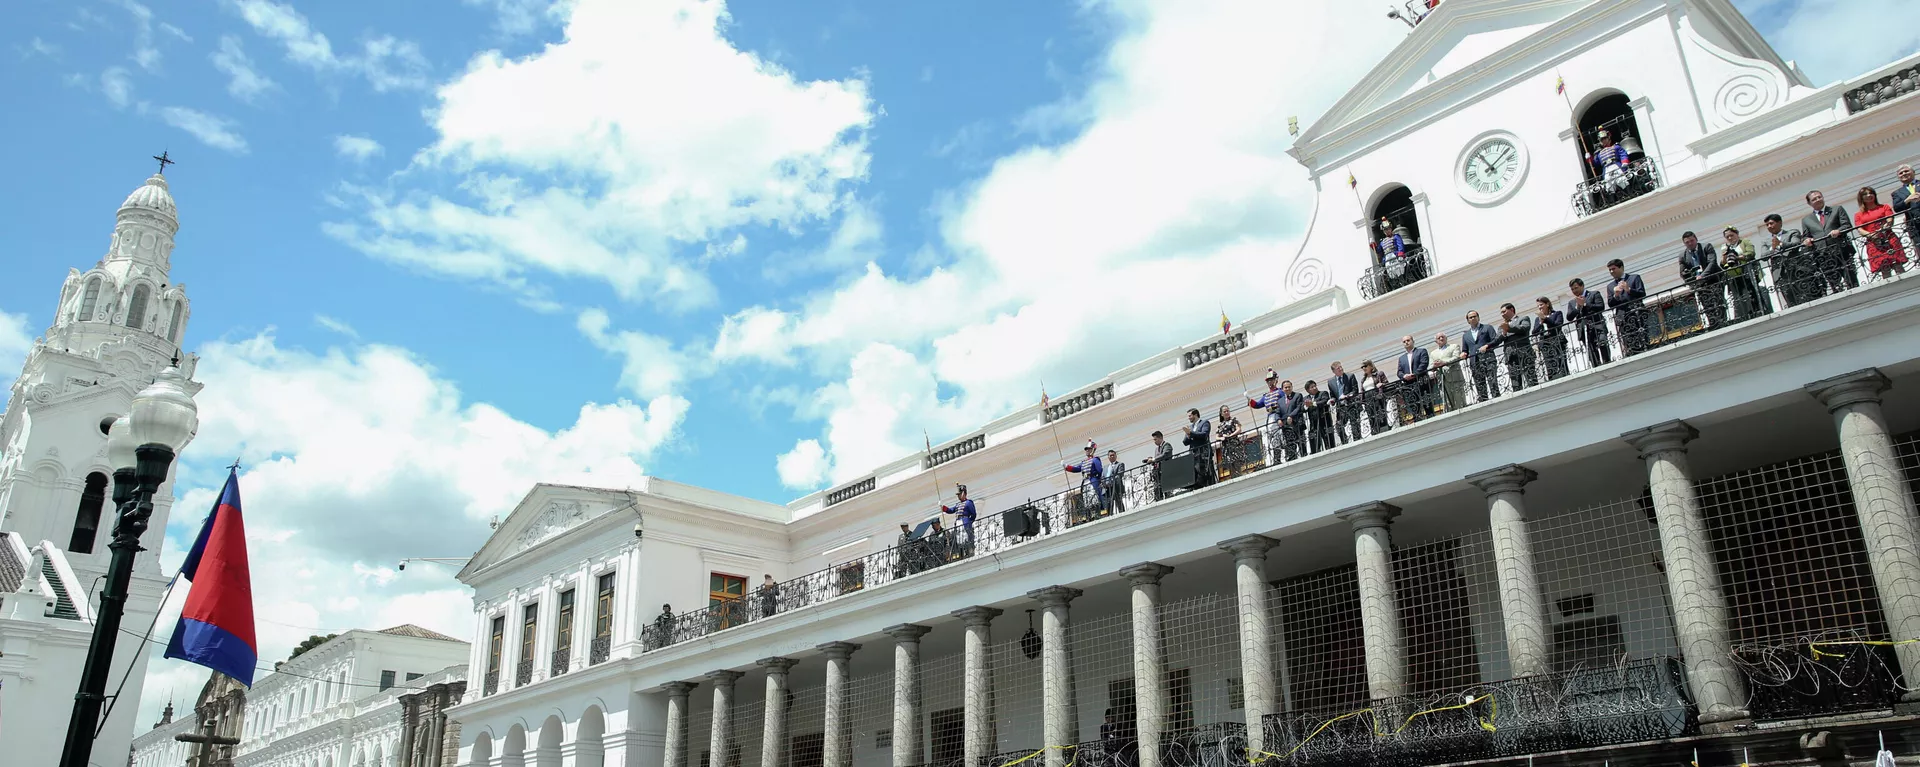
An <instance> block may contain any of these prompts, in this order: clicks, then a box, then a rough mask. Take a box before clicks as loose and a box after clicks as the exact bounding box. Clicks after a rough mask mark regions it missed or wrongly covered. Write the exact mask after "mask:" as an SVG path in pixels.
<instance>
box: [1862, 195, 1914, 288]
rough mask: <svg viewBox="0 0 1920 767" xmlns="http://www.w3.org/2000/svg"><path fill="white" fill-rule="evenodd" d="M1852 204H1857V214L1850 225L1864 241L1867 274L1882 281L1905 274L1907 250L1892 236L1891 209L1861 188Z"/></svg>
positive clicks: (1878, 196)
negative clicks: (1882, 279) (1872, 274)
mask: <svg viewBox="0 0 1920 767" xmlns="http://www.w3.org/2000/svg"><path fill="white" fill-rule="evenodd" d="M1854 201H1855V202H1857V203H1859V204H1860V212H1858V213H1855V214H1853V225H1854V226H1856V227H1859V228H1860V233H1861V234H1862V235H1864V236H1865V237H1866V240H1867V271H1870V272H1873V273H1874V274H1877V275H1880V276H1881V277H1892V276H1893V275H1896V274H1899V273H1901V272H1904V271H1906V268H1907V267H1906V264H1907V250H1906V248H1904V247H1902V246H1901V245H1900V236H1899V235H1898V234H1896V233H1895V232H1894V229H1893V208H1892V207H1890V206H1887V205H1883V204H1881V203H1880V194H1879V193H1878V192H1875V191H1873V187H1870V186H1863V187H1860V194H1859V195H1858V196H1857V197H1855V198H1854Z"/></svg>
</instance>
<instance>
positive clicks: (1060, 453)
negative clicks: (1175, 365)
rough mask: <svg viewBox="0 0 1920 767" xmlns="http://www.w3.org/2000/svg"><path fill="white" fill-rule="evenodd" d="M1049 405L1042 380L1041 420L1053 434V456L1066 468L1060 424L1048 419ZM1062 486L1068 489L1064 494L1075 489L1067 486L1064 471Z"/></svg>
mask: <svg viewBox="0 0 1920 767" xmlns="http://www.w3.org/2000/svg"><path fill="white" fill-rule="evenodd" d="M1047 404H1048V399H1047V379H1045V378H1042V379H1040V420H1042V421H1046V422H1047V430H1048V431H1051V432H1053V454H1054V455H1055V456H1057V457H1059V459H1060V464H1061V466H1062V467H1065V465H1066V463H1067V451H1065V450H1062V449H1060V424H1057V423H1054V422H1053V419H1052V418H1048V417H1047ZM1060 484H1061V485H1064V486H1065V487H1066V490H1062V491H1061V492H1063V493H1064V492H1067V491H1068V490H1072V489H1073V486H1072V485H1070V484H1067V477H1066V472H1065V471H1064V470H1063V471H1061V472H1060Z"/></svg>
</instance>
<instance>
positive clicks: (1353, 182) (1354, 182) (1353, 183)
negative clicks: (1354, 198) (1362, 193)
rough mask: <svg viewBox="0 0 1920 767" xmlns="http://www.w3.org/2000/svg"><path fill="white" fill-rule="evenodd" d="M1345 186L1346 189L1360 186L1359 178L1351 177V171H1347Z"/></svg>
mask: <svg viewBox="0 0 1920 767" xmlns="http://www.w3.org/2000/svg"><path fill="white" fill-rule="evenodd" d="M1347 188H1348V189H1359V188H1360V179H1357V178H1354V177H1353V171H1347Z"/></svg>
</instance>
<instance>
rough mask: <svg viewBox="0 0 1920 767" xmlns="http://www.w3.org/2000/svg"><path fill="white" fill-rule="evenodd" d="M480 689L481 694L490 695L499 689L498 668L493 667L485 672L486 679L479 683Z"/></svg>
mask: <svg viewBox="0 0 1920 767" xmlns="http://www.w3.org/2000/svg"><path fill="white" fill-rule="evenodd" d="M480 691H481V694H482V695H492V694H494V693H496V692H499V691H500V670H499V669H493V670H491V671H488V672H487V676H486V680H485V681H483V682H482V683H481V685H480Z"/></svg>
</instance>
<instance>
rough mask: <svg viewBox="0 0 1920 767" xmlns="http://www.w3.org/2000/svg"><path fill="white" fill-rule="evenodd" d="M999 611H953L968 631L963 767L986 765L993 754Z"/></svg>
mask: <svg viewBox="0 0 1920 767" xmlns="http://www.w3.org/2000/svg"><path fill="white" fill-rule="evenodd" d="M999 616H1000V610H997V609H995V608H992V607H967V608H962V609H959V610H955V611H953V617H955V618H959V619H960V620H961V621H963V622H964V624H965V626H966V630H967V646H966V685H967V688H966V697H965V698H964V701H965V702H964V704H963V705H964V706H965V717H966V736H965V742H964V744H963V747H962V751H963V756H964V758H965V760H966V762H965V764H966V767H979V765H981V764H985V763H986V759H987V757H989V756H993V751H994V742H995V736H994V715H993V706H994V700H993V660H992V655H993V619H994V618H997V617H999Z"/></svg>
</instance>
